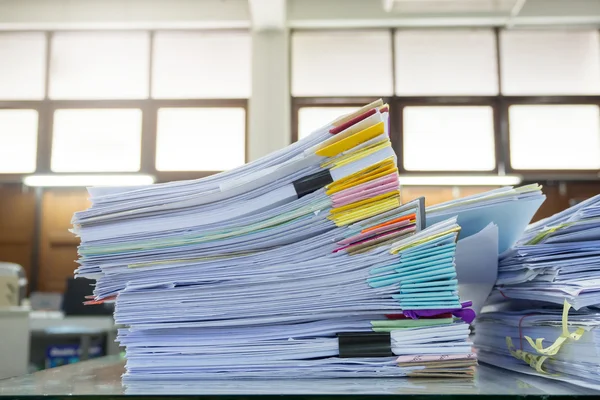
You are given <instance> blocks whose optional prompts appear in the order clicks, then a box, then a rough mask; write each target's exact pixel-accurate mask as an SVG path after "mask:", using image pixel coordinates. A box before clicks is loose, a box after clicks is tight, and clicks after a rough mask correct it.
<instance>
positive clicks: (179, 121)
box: [156, 108, 246, 171]
mask: <svg viewBox="0 0 600 400" xmlns="http://www.w3.org/2000/svg"><path fill="white" fill-rule="evenodd" d="M245 153H246V111H245V110H244V109H243V108H161V109H159V110H158V127H157V143H156V169H157V170H159V171H223V170H228V169H231V168H235V167H237V166H240V165H242V164H244V162H245V159H246V157H245Z"/></svg>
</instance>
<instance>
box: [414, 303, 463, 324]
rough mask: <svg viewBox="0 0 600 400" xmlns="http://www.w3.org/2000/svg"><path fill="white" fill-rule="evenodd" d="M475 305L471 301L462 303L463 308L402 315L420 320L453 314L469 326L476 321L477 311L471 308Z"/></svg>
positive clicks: (417, 311) (421, 311) (422, 311)
mask: <svg viewBox="0 0 600 400" xmlns="http://www.w3.org/2000/svg"><path fill="white" fill-rule="evenodd" d="M472 305H473V302H471V301H465V302H464V303H461V307H462V308H454V309H445V310H406V311H403V312H402V313H403V314H404V315H405V316H407V317H408V318H412V319H419V317H435V316H436V315H441V314H447V313H452V315H454V316H455V317H457V318H460V319H462V320H463V321H465V322H466V323H467V324H470V323H471V322H473V320H474V319H475V311H473V310H472V309H470V308H467V307H471V306H472Z"/></svg>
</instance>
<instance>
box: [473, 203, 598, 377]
mask: <svg viewBox="0 0 600 400" xmlns="http://www.w3.org/2000/svg"><path fill="white" fill-rule="evenodd" d="M499 301H502V302H500V304H496V306H495V307H494V308H495V310H496V311H494V312H489V313H484V314H482V315H481V316H480V317H479V318H478V321H477V324H476V343H477V346H478V348H479V357H480V359H481V360H483V361H485V362H487V363H491V364H494V365H498V366H501V367H504V368H509V369H513V370H517V371H521V372H525V373H530V374H539V375H542V376H545V377H548V378H552V379H559V380H565V381H568V382H570V383H575V384H578V385H581V386H586V387H592V388H596V389H600V309H599V306H600V195H599V196H596V197H593V198H591V199H588V200H586V201H584V202H582V203H580V204H578V205H575V206H573V207H571V208H569V209H567V210H565V211H563V212H561V213H558V214H556V215H554V216H552V217H550V218H547V219H544V220H542V221H539V222H537V223H535V224H532V225H531V226H530V227H529V228H528V230H527V231H526V233H525V235H524V236H523V238H522V239H521V240H520V241H519V243H518V244H517V245H516V246H515V247H514V248H512V249H511V250H509V251H508V252H506V253H505V254H503V255H502V257H501V259H500V264H499V273H498V280H497V283H496V287H495V289H494V293H493V294H492V297H491V303H498V302H499Z"/></svg>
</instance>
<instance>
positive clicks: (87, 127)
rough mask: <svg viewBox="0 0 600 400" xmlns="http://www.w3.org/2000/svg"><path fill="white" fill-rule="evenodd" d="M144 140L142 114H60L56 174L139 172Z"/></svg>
mask: <svg viewBox="0 0 600 400" xmlns="http://www.w3.org/2000/svg"><path fill="white" fill-rule="evenodd" d="M141 140H142V111H141V110H138V109H87V110H57V111H56V112H55V113H54V132H53V135H52V160H51V167H52V171H55V172H133V171H139V169H140V151H141Z"/></svg>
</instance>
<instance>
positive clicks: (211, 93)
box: [152, 32, 251, 99]
mask: <svg viewBox="0 0 600 400" xmlns="http://www.w3.org/2000/svg"><path fill="white" fill-rule="evenodd" d="M250 40H251V38H250V35H249V34H248V33H233V32H230V33H214V32H213V33H206V32H158V33H156V35H155V37H154V60H153V75H152V94H153V97H154V98H159V99H177V98H179V99H189V98H214V99H217V98H248V97H250V91H251V76H250V74H251V67H250V63H251V59H250V54H251V42H250Z"/></svg>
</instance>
